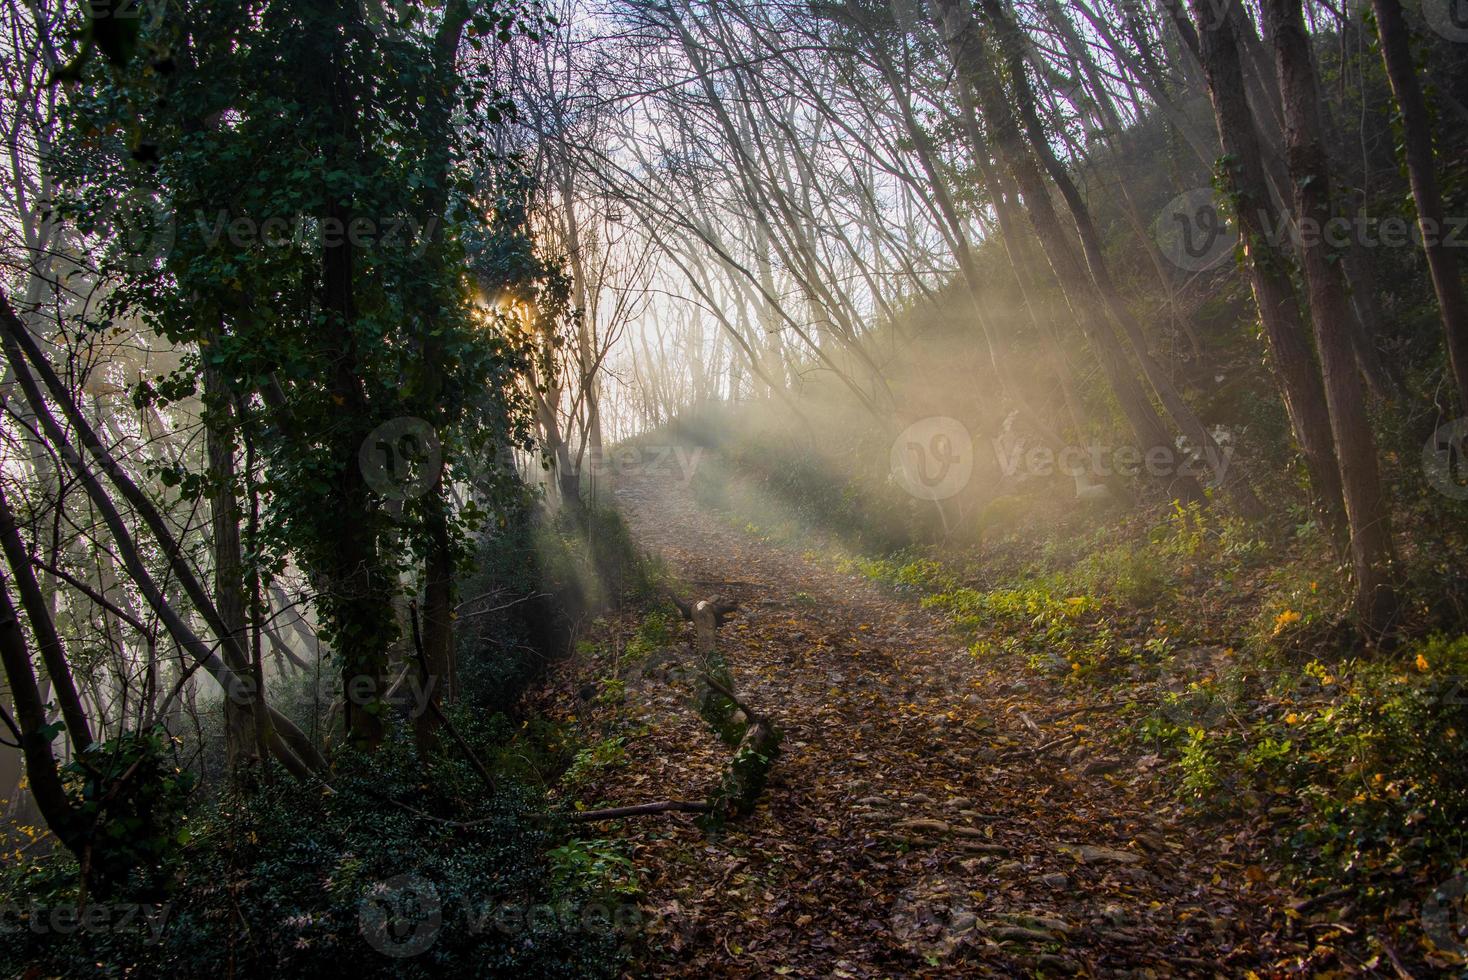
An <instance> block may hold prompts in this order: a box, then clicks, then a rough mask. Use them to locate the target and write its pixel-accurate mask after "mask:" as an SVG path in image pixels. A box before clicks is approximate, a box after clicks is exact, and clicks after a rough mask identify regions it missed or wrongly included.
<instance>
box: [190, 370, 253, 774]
mask: <svg viewBox="0 0 1468 980" xmlns="http://www.w3.org/2000/svg"><path fill="white" fill-rule="evenodd" d="M204 360H205V364H204V439H205V444H206V445H205V451H206V455H207V457H208V460H209V486H210V497H209V505H210V530H211V532H212V533H211V535H210V537H211V541H210V544H211V545H212V546H213V549H214V602H215V605H216V606H217V607H218V608H219V618H220V619H221V620H222V621H223V623H224V627H225V629H227V630H229V632H230V634H231V635H233V636H237V637H240V638H242V639H243V637H244V636H245V626H246V617H245V577H244V560H243V558H242V556H241V550H240V508H239V500H238V499H237V498H236V497H235V459H234V438H233V436H232V434H231V433H232V430H231V423H232V420H233V418H234V413H233V412H232V411H231V398H230V396H229V392H228V391H227V390H226V387H225V380H224V378H222V377H221V376H220V373H219V370H218V369H217V368H215V367H213V366H212V365H210V364H209V363H208V356H207V355H206V356H205V359H204ZM237 649H238V647H237V646H236V645H235V644H232V643H231V644H225V645H224V646H223V647H222V648H221V652H222V653H223V654H224V660H225V663H227V664H229V669H230V670H233V671H234V672H235V673H236V674H240V675H241V676H244V675H245V674H246V673H247V672H248V671H249V669H250V665H249V664H248V663H246V662H242V661H240V660H239V659H238V658H237V657H236V656H235V651H236V650H237ZM224 738H225V755H226V758H227V759H228V762H229V769H230V772H231V774H233V775H236V776H238V775H240V774H242V773H243V771H244V770H245V769H249V768H253V767H254V766H255V765H257V764H258V763H259V761H260V752H261V748H260V745H259V743H258V740H257V739H256V737H255V720H254V712H252V711H250V710H249V709H248V707H246V706H245V705H241V704H240V703H238V702H237V701H235V700H234V699H233V698H225V699H224Z"/></svg>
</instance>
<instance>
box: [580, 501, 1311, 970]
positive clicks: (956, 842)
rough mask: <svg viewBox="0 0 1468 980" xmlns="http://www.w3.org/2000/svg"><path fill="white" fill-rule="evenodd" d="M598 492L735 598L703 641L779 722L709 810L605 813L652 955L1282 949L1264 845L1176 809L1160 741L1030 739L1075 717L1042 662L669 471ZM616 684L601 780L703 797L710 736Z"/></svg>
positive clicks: (975, 961)
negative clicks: (1052, 746) (826, 556)
mask: <svg viewBox="0 0 1468 980" xmlns="http://www.w3.org/2000/svg"><path fill="white" fill-rule="evenodd" d="M617 496H618V503H619V505H620V506H621V507H622V509H623V511H624V513H625V514H626V515H627V517H628V520H629V521H630V523H631V525H632V527H633V530H634V533H635V534H636V535H637V537H638V539H639V541H640V543H641V544H642V545H643V546H644V547H646V548H648V549H650V550H653V551H656V552H658V553H660V554H661V555H662V556H663V557H664V559H665V560H666V561H667V562H668V563H669V565H670V566H671V568H672V569H673V571H674V572H675V573H676V574H677V576H678V577H679V578H680V579H681V580H682V581H683V582H684V583H685V594H687V595H696V596H706V595H710V594H714V593H719V594H723V595H727V596H729V597H732V598H735V599H737V600H738V601H739V602H740V604H741V608H742V610H743V611H742V613H741V615H740V616H739V617H738V618H736V619H734V620H733V621H732V622H731V623H730V624H729V625H727V626H726V627H725V628H724V629H723V631H722V632H721V634H720V648H721V650H723V651H724V653H725V655H726V656H727V658H728V661H729V664H730V666H731V668H732V670H733V673H734V676H735V679H736V683H737V685H738V687H739V689H740V691H741V693H747V694H748V699H749V700H750V701H751V703H753V704H754V705H756V706H757V707H760V708H762V709H765V710H767V711H769V712H770V713H771V714H773V715H774V716H775V717H776V719H777V720H778V721H779V722H780V723H781V725H782V726H783V727H784V729H785V731H786V741H785V746H784V754H783V756H782V757H781V759H780V760H779V762H778V764H777V766H776V769H775V772H774V775H773V777H772V782H771V785H770V787H769V790H768V792H767V799H766V803H765V804H764V805H762V806H761V807H760V809H759V810H758V812H756V813H755V814H754V815H753V816H752V817H751V818H749V819H748V820H746V821H743V822H741V823H739V824H737V825H735V826H733V827H732V828H730V829H729V830H728V831H726V832H725V833H723V834H721V835H718V836H716V837H712V838H711V837H708V836H706V835H704V834H703V833H702V832H701V831H700V830H698V829H697V828H696V827H694V826H693V824H692V821H691V820H689V819H688V818H685V817H683V816H681V815H679V816H672V817H668V816H664V817H655V818H650V819H644V820H642V821H640V822H633V823H629V824H626V825H623V826H622V827H621V828H620V829H617V828H612V827H606V828H603V829H604V830H605V832H606V834H607V835H610V834H613V833H615V834H617V835H620V836H625V837H627V838H628V839H630V841H631V842H632V845H633V850H634V860H635V861H636V863H637V864H638V866H639V867H641V868H643V869H644V887H645V889H646V891H645V894H646V904H647V905H649V906H650V907H651V908H653V909H655V910H657V911H658V912H659V913H661V915H662V916H664V917H665V918H664V920H663V921H662V922H661V923H660V925H659V926H658V927H657V931H658V932H659V933H661V934H660V935H657V936H656V937H655V940H654V945H655V946H661V948H662V952H661V954H659V955H660V958H657V959H655V961H654V962H653V963H651V964H649V968H650V969H656V970H657V971H658V972H660V973H663V974H665V975H666V974H675V975H688V976H711V975H715V976H768V975H783V974H788V975H795V976H850V977H882V976H913V975H934V976H940V975H970V976H972V975H986V974H992V975H1007V976H1014V975H1064V974H1067V973H1081V974H1086V975H1098V976H1154V975H1155V976H1177V975H1197V976H1212V975H1230V976H1236V975H1243V974H1244V973H1245V972H1246V971H1247V970H1248V969H1249V968H1250V967H1254V966H1256V965H1257V964H1258V963H1260V961H1261V960H1264V961H1273V960H1275V959H1276V958H1277V956H1278V953H1277V952H1273V953H1272V951H1275V950H1276V949H1277V947H1276V944H1275V943H1274V938H1275V937H1274V936H1273V934H1272V933H1271V931H1270V930H1271V929H1273V928H1274V923H1278V922H1280V921H1282V920H1280V918H1279V917H1278V916H1277V915H1271V914H1269V913H1268V912H1266V911H1263V910H1261V905H1262V904H1265V903H1262V902H1261V897H1262V896H1261V890H1263V891H1266V892H1267V891H1268V889H1267V886H1264V887H1263V888H1261V885H1260V884H1259V880H1260V877H1261V875H1260V870H1259V868H1258V866H1257V864H1256V862H1257V861H1258V860H1259V855H1258V854H1257V853H1254V852H1253V851H1252V850H1251V848H1250V841H1249V839H1248V838H1247V837H1246V836H1244V835H1243V834H1239V835H1237V836H1233V837H1229V836H1223V828H1210V827H1201V826H1196V825H1190V824H1189V823H1188V822H1187V821H1186V819H1185V818H1183V817H1182V815H1181V814H1180V813H1179V811H1178V809H1177V807H1176V806H1175V804H1174V803H1173V802H1172V801H1171V800H1170V799H1169V798H1168V797H1167V796H1166V794H1165V792H1164V790H1163V788H1162V786H1161V785H1160V783H1159V780H1158V779H1157V777H1156V773H1155V768H1154V767H1155V764H1156V760H1155V758H1151V759H1149V758H1147V757H1141V758H1136V757H1128V756H1126V755H1124V754H1121V753H1118V752H1116V751H1115V750H1110V749H1106V748H1104V747H1093V752H1094V754H1091V755H1086V754H1085V752H1086V750H1085V749H1082V750H1081V752H1080V753H1077V755H1076V757H1075V759H1070V758H1068V757H1067V756H1065V755H1061V756H1058V757H1051V754H1050V753H1044V754H1037V752H1036V750H1037V749H1038V748H1040V747H1041V746H1044V745H1045V744H1046V743H1048V742H1051V741H1053V740H1055V739H1057V738H1059V737H1061V736H1062V735H1066V734H1071V735H1076V736H1077V737H1078V738H1079V739H1080V740H1081V742H1082V744H1084V743H1085V742H1086V741H1087V739H1088V735H1087V729H1086V728H1082V729H1080V730H1079V731H1077V727H1076V726H1077V725H1084V724H1085V723H1086V721H1087V720H1088V716H1087V713H1086V712H1084V711H1076V710H1075V709H1074V705H1075V704H1076V702H1073V701H1058V700H1057V696H1056V690H1058V685H1057V689H1056V690H1052V689H1049V688H1047V683H1048V682H1046V681H1044V680H1041V679H1037V678H1035V677H1033V676H1028V677H1025V676H1020V675H1018V674H1017V673H1015V672H1014V671H1012V670H1009V671H996V670H994V669H993V668H988V669H986V667H985V665H984V664H982V663H979V662H977V661H976V660H975V658H973V657H971V656H970V655H969V654H968V653H967V651H966V649H965V645H964V643H963V642H962V641H960V640H959V639H957V638H955V637H954V636H953V635H951V634H950V633H948V632H947V631H946V630H945V629H944V627H943V624H942V623H941V622H940V621H938V620H937V618H936V617H935V616H933V615H930V614H929V613H927V612H926V611H924V610H922V609H921V608H920V607H919V605H918V603H917V602H916V601H915V600H914V599H912V598H909V597H903V596H895V595H891V594H888V593H886V592H885V591H884V590H881V589H879V588H878V587H875V586H873V585H871V584H869V583H867V582H866V581H864V580H862V579H859V578H857V577H854V576H848V575H843V574H841V573H839V572H837V571H834V570H833V569H832V568H831V567H830V564H829V562H827V563H824V564H823V563H822V562H821V561H820V560H819V559H818V558H817V557H816V556H814V555H811V554H809V553H806V554H801V553H797V552H793V551H791V550H787V549H784V548H781V547H777V546H774V545H771V544H768V543H765V542H762V541H760V540H758V539H757V538H755V537H754V536H753V535H751V534H750V533H748V532H746V531H744V530H741V529H738V528H735V527H733V526H731V525H729V524H728V523H726V522H724V521H721V520H720V519H719V518H717V517H714V516H711V515H709V514H707V513H704V512H703V511H701V510H700V509H698V508H697V507H696V506H695V504H694V503H693V501H692V499H691V496H690V495H689V494H688V493H687V492H686V491H685V490H683V489H682V488H681V487H680V486H679V485H678V483H677V481H674V480H644V481H641V482H635V483H629V484H626V485H624V486H623V487H622V488H621V489H620V490H619V492H618V495H617ZM633 687H634V690H633V691H632V692H631V695H630V697H631V698H632V699H633V700H636V701H637V703H638V704H639V705H641V708H640V710H641V711H642V715H641V720H642V724H643V726H644V727H643V728H642V729H640V731H641V732H642V734H641V736H640V737H635V738H632V739H630V740H629V743H628V752H629V755H630V758H629V760H628V764H627V765H626V766H625V768H623V769H622V770H620V772H619V773H617V774H614V775H612V776H611V777H609V778H608V780H607V781H606V783H605V784H604V785H603V786H602V787H601V788H600V789H601V792H602V798H605V799H615V800H616V801H618V802H628V803H631V802H646V801H648V800H653V799H660V798H666V797H677V798H684V799H699V798H701V797H702V796H703V795H704V793H705V791H706V789H707V787H708V786H709V785H710V784H711V782H712V780H714V779H715V778H717V775H718V773H719V771H720V766H721V765H722V764H723V762H724V761H725V760H726V759H727V758H728V751H729V750H728V749H727V748H725V747H724V746H722V745H721V744H719V743H718V742H717V741H716V740H715V739H714V738H713V737H712V736H711V735H710V734H709V733H708V731H707V728H706V726H704V725H703V724H702V722H701V721H700V719H699V718H698V717H697V716H696V714H695V713H694V711H693V710H692V709H691V707H689V705H688V704H687V703H686V698H685V697H684V696H683V695H681V694H680V693H678V692H677V691H675V690H673V689H672V687H670V686H668V685H658V684H654V683H651V682H646V681H644V682H643V683H640V684H634V685H633ZM1245 891H1248V895H1247V896H1246V895H1245V894H1244V892H1245ZM1281 901H1282V899H1281ZM1264 972H1265V975H1267V971H1264Z"/></svg>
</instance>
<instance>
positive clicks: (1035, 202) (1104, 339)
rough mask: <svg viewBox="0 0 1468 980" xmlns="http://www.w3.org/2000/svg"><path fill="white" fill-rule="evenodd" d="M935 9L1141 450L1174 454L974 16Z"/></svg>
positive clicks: (971, 97)
mask: <svg viewBox="0 0 1468 980" xmlns="http://www.w3.org/2000/svg"><path fill="white" fill-rule="evenodd" d="M931 8H932V15H933V19H934V22H935V24H936V26H937V28H938V31H939V33H940V34H941V35H942V36H943V38H944V40H945V41H946V42H947V45H948V52H949V56H950V58H951V59H952V61H953V65H954V67H955V69H956V70H957V73H958V77H959V100H960V103H961V104H962V105H963V106H964V109H965V111H966V112H973V111H974V110H975V109H977V110H979V111H980V112H981V113H982V115H983V116H984V118H985V120H986V121H987V122H988V124H989V130H988V134H989V137H990V139H991V140H992V141H993V146H994V149H995V150H996V151H997V153H998V156H999V158H1000V160H1001V161H1002V162H1003V164H1004V165H1005V167H1006V169H1008V171H1009V173H1010V176H1011V177H1012V178H1013V180H1014V182H1015V184H1016V185H1017V186H1018V189H1019V192H1020V194H1021V195H1022V196H1023V198H1024V207H1025V212H1026V215H1027V216H1028V218H1029V220H1030V224H1031V226H1032V227H1033V228H1034V231H1035V235H1036V237H1037V238H1038V239H1039V240H1040V245H1041V248H1042V249H1043V250H1044V252H1045V255H1046V258H1047V259H1048V260H1049V262H1050V266H1051V268H1052V269H1053V270H1054V272H1055V277H1056V279H1057V280H1058V281H1059V283H1060V289H1061V293H1062V295H1063V296H1064V297H1065V300H1066V302H1067V304H1069V306H1070V309H1071V311H1072V313H1073V314H1074V315H1075V318H1076V321H1077V323H1078V324H1079V325H1080V326H1081V329H1082V332H1084V333H1085V335H1086V339H1087V341H1088V342H1089V343H1090V345H1091V349H1092V350H1093V351H1094V352H1095V354H1096V357H1097V359H1098V360H1099V361H1100V362H1101V366H1102V368H1103V369H1104V370H1105V372H1106V376H1107V379H1108V381H1109V382H1110V383H1111V389H1112V392H1113V393H1114V394H1115V396H1116V400H1117V402H1118V404H1119V405H1120V406H1121V409H1122V413H1123V415H1124V416H1125V417H1126V419H1127V421H1128V423H1129V425H1130V426H1131V429H1132V434H1133V437H1134V438H1135V439H1136V442H1137V445H1138V446H1139V447H1140V448H1141V449H1142V450H1143V451H1144V452H1145V451H1147V450H1150V449H1151V448H1153V447H1155V446H1169V447H1170V446H1171V445H1172V440H1171V438H1170V436H1169V435H1168V432H1167V428H1166V427H1165V426H1164V425H1163V423H1162V419H1161V418H1159V417H1158V415H1157V412H1156V410H1155V409H1154V408H1153V407H1152V403H1151V402H1150V401H1149V400H1148V398H1147V394H1146V392H1145V391H1143V389H1142V386H1141V385H1140V384H1139V383H1138V382H1137V379H1136V376H1135V375H1134V374H1133V373H1132V370H1131V367H1130V366H1129V365H1128V364H1127V363H1126V359H1125V357H1124V356H1123V355H1122V353H1121V350H1120V348H1119V344H1118V341H1117V338H1116V335H1115V333H1114V331H1113V330H1112V326H1111V324H1110V323H1109V322H1108V321H1107V319H1106V318H1105V316H1104V315H1103V314H1102V313H1101V312H1100V307H1101V304H1100V300H1099V297H1097V296H1096V295H1095V290H1094V288H1093V286H1092V284H1091V283H1090V280H1089V278H1088V277H1087V275H1086V272H1085V269H1084V267H1083V266H1082V265H1081V262H1080V259H1079V257H1078V256H1077V255H1076V254H1075V250H1074V248H1073V247H1072V245H1071V243H1070V241H1069V240H1068V239H1067V238H1066V235H1065V230H1064V228H1063V227H1062V226H1061V224H1060V219H1059V218H1058V217H1057V215H1056V214H1055V208H1054V205H1053V204H1052V203H1051V201H1050V193H1049V190H1048V189H1047V188H1046V186H1045V181H1044V178H1043V176H1042V175H1041V173H1040V170H1039V167H1038V165H1037V164H1036V163H1035V160H1034V158H1033V157H1032V156H1031V154H1030V152H1029V150H1028V149H1027V148H1026V147H1025V145H1024V142H1023V139H1022V138H1021V136H1020V132H1019V128H1018V126H1017V125H1016V123H1015V121H1014V116H1013V113H1012V110H1011V108H1010V107H1009V106H1008V105H1007V104H1006V103H1005V101H1004V97H1003V94H1002V92H1001V91H1000V90H999V82H998V79H997V78H996V77H995V75H994V69H993V66H992V65H990V64H989V63H988V61H987V55H986V53H985V51H984V49H983V39H982V38H981V37H980V36H979V33H978V27H977V24H976V23H975V22H974V20H973V15H972V14H971V13H970V12H969V10H968V9H967V8H966V7H965V6H964V4H963V3H962V2H961V0H931ZM975 102H976V103H977V105H976V104H975ZM973 150H974V152H975V153H976V154H979V153H985V152H988V150H989V147H988V146H986V145H976V146H974V148H973Z"/></svg>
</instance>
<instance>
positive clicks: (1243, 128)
mask: <svg viewBox="0 0 1468 980" xmlns="http://www.w3.org/2000/svg"><path fill="white" fill-rule="evenodd" d="M1165 2H1166V4H1167V7H1168V10H1169V12H1170V13H1171V15H1172V17H1173V19H1174V21H1175V22H1176V23H1177V27H1178V30H1179V32H1180V33H1182V34H1183V36H1184V37H1189V38H1196V41H1197V46H1198V54H1199V57H1200V59H1201V61H1202V63H1203V73H1204V76H1205V78H1206V79H1207V82H1208V92H1209V97H1210V99H1211V100H1212V103H1213V114H1214V118H1215V119H1216V121H1217V123H1218V136H1219V143H1220V146H1221V148H1222V150H1223V156H1224V163H1223V165H1222V166H1223V171H1222V176H1223V179H1224V180H1225V181H1226V183H1227V185H1228V190H1229V193H1230V195H1231V197H1232V200H1233V213H1234V219H1235V221H1236V222H1237V223H1238V226H1239V235H1240V237H1241V239H1242V241H1243V249H1244V261H1245V263H1246V266H1247V268H1248V270H1249V282H1250V285H1251V287H1252V288H1253V292H1254V301H1255V303H1256V304H1257V305H1258V307H1259V318H1260V320H1261V322H1262V323H1263V325H1264V333H1265V336H1266V338H1267V339H1268V342H1269V349H1270V353H1271V354H1272V355H1273V362H1274V363H1273V367H1274V375H1275V380H1276V382H1277V383H1278V385H1279V390H1280V396H1281V398H1282V399H1283V400H1284V405H1285V412H1286V414H1288V415H1289V418H1290V428H1291V430H1292V431H1293V432H1294V436H1295V441H1296V442H1298V443H1299V445H1300V450H1301V452H1302V453H1303V454H1304V457H1305V466H1306V469H1307V470H1308V471H1309V474H1310V482H1311V484H1312V486H1313V488H1314V491H1315V503H1316V508H1317V512H1318V513H1319V515H1320V520H1321V523H1322V524H1323V525H1324V527H1325V528H1326V530H1327V532H1328V533H1329V534H1330V536H1331V539H1332V540H1333V541H1334V542H1335V543H1336V545H1337V547H1338V549H1339V550H1340V551H1341V552H1342V553H1344V552H1345V551H1346V549H1347V547H1348V540H1349V530H1348V528H1347V524H1346V517H1345V509H1344V506H1343V502H1342V497H1341V478H1340V471H1339V469H1338V468H1337V466H1336V460H1335V437H1334V435H1333V433H1332V431H1331V423H1330V415H1329V412H1328V411H1327V409H1326V403H1325V385H1324V382H1323V380H1322V378H1321V373H1320V366H1319V364H1318V363H1317V361H1316V360H1315V354H1314V352H1313V351H1312V350H1311V349H1310V341H1309V338H1308V337H1307V335H1306V333H1305V325H1304V321H1303V320H1302V319H1301V316H1300V308H1299V303H1298V300H1297V298H1296V296H1295V287H1294V283H1293V282H1292V281H1291V279H1290V262H1289V257H1288V255H1287V254H1286V252H1285V251H1284V249H1282V248H1281V247H1280V246H1279V244H1278V243H1277V242H1275V241H1273V240H1272V238H1271V236H1272V235H1274V234H1275V232H1276V229H1278V228H1279V227H1280V222H1279V213H1278V212H1277V211H1276V210H1275V208H1274V204H1273V201H1272V200H1271V198H1270V196H1269V186H1268V181H1267V179H1266V177H1265V173H1264V165H1263V156H1262V151H1261V149H1260V146H1259V138H1258V132H1257V130H1256V127H1255V123H1254V118H1253V115H1252V114H1251V113H1250V111H1249V106H1248V104H1247V102H1246V101H1245V99H1244V87H1243V79H1242V68H1241V66H1240V63H1239V51H1238V44H1237V41H1236V40H1235V38H1234V35H1233V28H1232V26H1231V24H1230V22H1229V21H1228V20H1227V19H1225V18H1218V17H1216V16H1215V14H1214V12H1213V8H1212V4H1211V2H1210V0H1191V2H1192V3H1193V5H1194V8H1195V13H1196V16H1197V18H1198V22H1199V24H1200V25H1202V31H1201V32H1195V31H1194V30H1193V25H1192V22H1191V21H1189V20H1188V15H1187V14H1186V13H1185V12H1184V11H1183V10H1182V6H1181V0H1165Z"/></svg>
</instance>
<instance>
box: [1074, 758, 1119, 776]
mask: <svg viewBox="0 0 1468 980" xmlns="http://www.w3.org/2000/svg"><path fill="white" fill-rule="evenodd" d="M1120 768H1121V760H1120V759H1092V760H1091V761H1090V762H1088V763H1086V764H1085V765H1084V766H1082V767H1081V775H1083V776H1099V775H1100V774H1101V773H1106V772H1116V771H1117V770H1118V769H1120Z"/></svg>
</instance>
